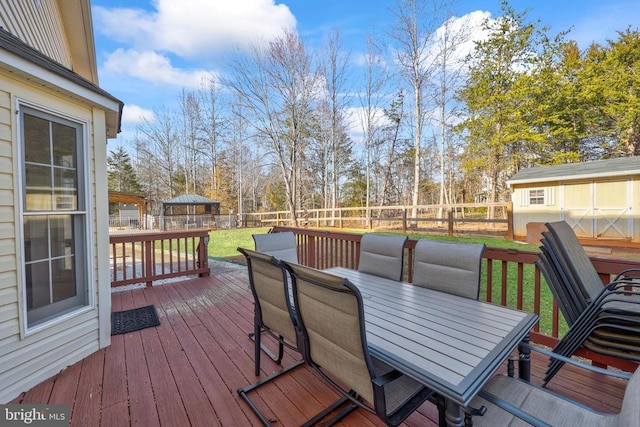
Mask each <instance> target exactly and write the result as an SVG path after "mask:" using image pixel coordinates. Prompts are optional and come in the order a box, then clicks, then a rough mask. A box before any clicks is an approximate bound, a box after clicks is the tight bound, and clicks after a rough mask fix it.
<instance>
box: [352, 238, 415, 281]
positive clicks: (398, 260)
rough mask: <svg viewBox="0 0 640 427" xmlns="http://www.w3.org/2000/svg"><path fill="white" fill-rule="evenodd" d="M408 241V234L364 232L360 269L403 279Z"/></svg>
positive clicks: (377, 274)
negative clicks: (395, 234) (405, 250)
mask: <svg viewBox="0 0 640 427" xmlns="http://www.w3.org/2000/svg"><path fill="white" fill-rule="evenodd" d="M406 242H407V237H406V236H385V235H382V234H372V233H365V234H363V235H362V238H361V240H360V259H359V262H358V271H360V272H361V273H367V274H373V275H374V276H379V277H385V278H387V279H391V280H397V281H400V280H402V270H403V267H404V245H405V243H406Z"/></svg>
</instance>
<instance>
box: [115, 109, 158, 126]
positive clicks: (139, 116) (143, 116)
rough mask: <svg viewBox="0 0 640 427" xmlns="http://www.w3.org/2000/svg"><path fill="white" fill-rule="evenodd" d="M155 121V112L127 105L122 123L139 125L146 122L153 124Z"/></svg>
mask: <svg viewBox="0 0 640 427" xmlns="http://www.w3.org/2000/svg"><path fill="white" fill-rule="evenodd" d="M153 120H155V114H153V111H151V110H147V109H144V108H142V107H140V106H138V105H135V104H125V106H124V109H123V110H122V123H123V124H133V125H137V124H140V123H144V122H145V121H148V122H151V121H153Z"/></svg>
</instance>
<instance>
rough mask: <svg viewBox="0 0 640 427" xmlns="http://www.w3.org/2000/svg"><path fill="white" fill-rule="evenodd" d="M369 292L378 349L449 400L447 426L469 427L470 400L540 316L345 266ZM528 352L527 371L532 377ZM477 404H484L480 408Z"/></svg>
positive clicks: (365, 294) (343, 272)
mask: <svg viewBox="0 0 640 427" xmlns="http://www.w3.org/2000/svg"><path fill="white" fill-rule="evenodd" d="M324 271H326V272H328V273H331V274H334V275H336V276H340V277H344V278H347V279H349V281H351V282H352V283H353V284H354V285H355V286H356V287H357V288H358V289H359V291H360V293H361V294H362V300H363V305H364V312H365V329H366V336H367V343H368V346H369V351H370V354H371V355H372V356H374V357H376V358H378V359H380V360H381V361H383V362H385V363H387V364H388V365H389V366H391V367H393V368H395V369H397V370H398V371H400V372H402V373H403V374H405V375H408V376H410V377H412V378H414V379H415V380H416V381H419V382H421V383H423V384H424V385H426V386H427V387H429V388H431V389H432V390H434V391H435V392H436V393H438V394H439V395H440V396H442V397H443V398H444V399H445V401H446V424H447V425H449V426H462V425H463V422H464V417H463V412H462V408H463V407H467V408H468V407H469V403H470V402H471V400H472V399H473V398H474V397H475V396H476V394H477V393H478V392H479V391H480V389H481V388H482V387H483V386H484V385H485V383H486V382H487V381H488V380H489V379H490V378H491V377H492V376H493V375H494V374H495V372H496V370H497V369H498V368H499V367H500V365H501V364H502V363H503V362H504V361H505V360H506V358H507V357H508V356H509V355H510V354H511V352H512V351H513V350H514V349H515V348H516V346H518V344H519V343H520V342H528V340H529V331H530V330H531V328H532V327H533V326H534V325H535V323H536V322H537V321H538V316H537V315H535V314H533V313H527V312H524V311H520V310H514V309H511V308H507V307H503V306H499V305H495V304H491V303H487V302H483V301H478V300H474V299H469V298H463V297H459V296H456V295H451V294H447V293H443V292H438V291H434V290H431V289H428V288H424V287H420V286H415V285H412V284H410V283H403V282H397V281H394V280H389V279H385V278H381V277H378V276H374V275H370V274H366V273H360V272H358V271H356V270H351V269H348V268H343V267H333V268H329V269H326V270H324ZM528 356H529V355H528V351H526V350H525V351H523V354H521V355H520V359H521V361H520V363H521V364H520V369H519V374H520V375H521V377H524V378H523V379H525V380H529V378H528V375H529V372H530V371H529V363H530V362H529V360H528V359H529V357H528ZM476 409H477V408H476Z"/></svg>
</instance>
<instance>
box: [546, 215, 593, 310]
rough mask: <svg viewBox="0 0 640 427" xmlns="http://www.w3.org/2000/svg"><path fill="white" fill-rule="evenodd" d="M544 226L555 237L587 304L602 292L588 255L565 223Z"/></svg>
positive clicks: (551, 223) (559, 222) (550, 223)
mask: <svg viewBox="0 0 640 427" xmlns="http://www.w3.org/2000/svg"><path fill="white" fill-rule="evenodd" d="M545 225H546V226H547V228H548V229H549V231H550V232H551V234H552V235H553V236H554V237H555V239H556V243H557V244H558V246H559V248H560V250H561V252H562V255H563V256H564V258H565V260H566V262H567V264H568V267H569V269H570V271H571V273H572V274H573V276H574V278H575V279H576V281H577V282H578V285H579V286H580V289H581V291H582V293H583V294H584V296H585V298H586V299H587V302H588V303H590V302H591V301H593V300H594V299H595V298H596V297H597V296H598V295H599V294H600V292H602V288H603V287H604V285H603V283H602V279H600V276H599V275H598V272H597V271H596V268H595V267H594V266H593V263H592V262H591V260H590V259H589V255H587V253H586V252H585V250H584V248H583V247H582V245H581V244H580V241H579V240H578V237H577V236H576V234H575V233H574V232H573V229H572V228H571V226H570V225H569V224H568V223H567V222H566V221H557V222H548V223H546V224H545Z"/></svg>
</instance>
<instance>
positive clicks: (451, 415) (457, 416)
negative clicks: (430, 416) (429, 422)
mask: <svg viewBox="0 0 640 427" xmlns="http://www.w3.org/2000/svg"><path fill="white" fill-rule="evenodd" d="M445 405H446V408H447V409H446V415H445V419H446V422H447V427H463V426H464V416H463V414H462V407H461V406H460V405H458V404H457V403H455V402H454V401H452V400H451V399H446V404H445Z"/></svg>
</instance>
